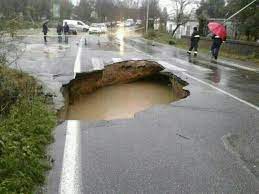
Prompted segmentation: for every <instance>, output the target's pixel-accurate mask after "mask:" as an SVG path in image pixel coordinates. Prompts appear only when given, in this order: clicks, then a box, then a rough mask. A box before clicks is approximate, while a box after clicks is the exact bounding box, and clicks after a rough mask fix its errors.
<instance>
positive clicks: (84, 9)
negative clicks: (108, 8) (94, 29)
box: [74, 0, 95, 21]
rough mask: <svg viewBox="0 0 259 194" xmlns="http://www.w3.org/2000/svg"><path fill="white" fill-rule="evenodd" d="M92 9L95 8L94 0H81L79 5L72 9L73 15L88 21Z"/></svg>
mask: <svg viewBox="0 0 259 194" xmlns="http://www.w3.org/2000/svg"><path fill="white" fill-rule="evenodd" d="M94 9H95V1H94V0H81V1H80V3H79V5H78V6H77V7H75V9H74V15H76V16H77V17H78V18H80V19H81V20H85V21H89V19H90V18H91V14H92V12H93V11H94Z"/></svg>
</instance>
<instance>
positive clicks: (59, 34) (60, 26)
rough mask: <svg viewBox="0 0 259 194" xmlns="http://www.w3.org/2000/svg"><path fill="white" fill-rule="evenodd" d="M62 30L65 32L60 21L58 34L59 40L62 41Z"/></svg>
mask: <svg viewBox="0 0 259 194" xmlns="http://www.w3.org/2000/svg"><path fill="white" fill-rule="evenodd" d="M62 32H63V26H62V25H61V24H60V23H58V26H57V34H58V42H59V43H60V42H62Z"/></svg>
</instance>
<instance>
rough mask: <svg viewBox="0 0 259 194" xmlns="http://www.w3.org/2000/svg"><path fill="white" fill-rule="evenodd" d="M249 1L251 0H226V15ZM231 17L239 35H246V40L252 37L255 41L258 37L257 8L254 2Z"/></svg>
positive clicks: (258, 12)
mask: <svg viewBox="0 0 259 194" xmlns="http://www.w3.org/2000/svg"><path fill="white" fill-rule="evenodd" d="M250 2H251V0H239V1H235V0H228V1H227V5H226V10H228V16H230V15H232V14H234V13H235V12H237V11H238V10H240V9H241V8H243V7H244V6H246V5H247V4H248V3H250ZM233 19H234V21H235V23H236V26H237V29H238V32H239V33H240V34H241V35H244V36H246V39H247V40H250V39H251V38H253V39H254V40H255V41H256V40H257V39H258V38H259V25H258V20H259V10H258V7H257V5H256V3H254V4H252V5H251V6H249V7H248V8H247V9H245V10H244V11H242V12H241V13H239V14H238V15H236V16H235V17H234V18H233Z"/></svg>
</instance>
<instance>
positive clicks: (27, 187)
mask: <svg viewBox="0 0 259 194" xmlns="http://www.w3.org/2000/svg"><path fill="white" fill-rule="evenodd" d="M55 124H56V115H55V113H54V112H53V111H52V110H51V104H49V103H48V100H47V99H46V98H45V96H44V95H43V93H42V91H41V87H40V86H39V85H38V84H37V82H36V80H35V79H34V78H32V77H31V76H29V75H27V74H25V73H22V72H20V71H17V70H11V69H9V68H7V67H5V66H4V65H1V64H0V193H3V194H4V193H36V190H37V187H38V186H40V185H43V184H44V181H45V173H46V171H47V170H49V169H50V167H51V166H50V161H49V157H48V155H47V153H46V147H47V145H49V144H50V143H51V142H52V141H53V136H52V129H53V128H54V127H55Z"/></svg>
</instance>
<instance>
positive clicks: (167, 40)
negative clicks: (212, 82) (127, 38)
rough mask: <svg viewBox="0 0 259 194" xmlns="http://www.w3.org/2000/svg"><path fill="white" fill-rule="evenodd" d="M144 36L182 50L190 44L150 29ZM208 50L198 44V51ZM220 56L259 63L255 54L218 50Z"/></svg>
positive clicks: (206, 51)
mask: <svg viewBox="0 0 259 194" xmlns="http://www.w3.org/2000/svg"><path fill="white" fill-rule="evenodd" d="M144 38H146V39H148V40H154V41H157V42H160V43H163V44H170V45H173V46H175V47H178V48H181V49H184V50H187V49H189V46H190V45H189V43H188V41H186V40H185V39H175V38H172V36H171V35H170V34H169V33H166V32H159V31H150V32H148V34H147V35H144ZM209 50H210V48H208V47H203V46H201V45H199V52H201V53H204V54H208V53H209ZM220 56H221V57H223V58H230V59H234V60H240V61H244V62H247V61H248V60H249V61H251V62H253V63H255V64H257V65H259V58H258V57H257V56H255V55H247V56H243V55H238V54H236V53H231V52H227V51H226V50H225V51H224V52H223V51H221V52H220Z"/></svg>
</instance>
